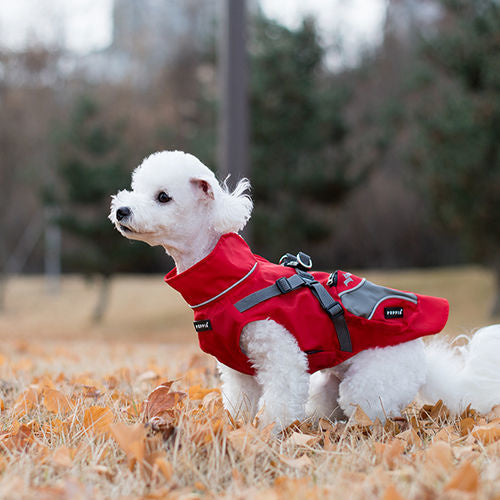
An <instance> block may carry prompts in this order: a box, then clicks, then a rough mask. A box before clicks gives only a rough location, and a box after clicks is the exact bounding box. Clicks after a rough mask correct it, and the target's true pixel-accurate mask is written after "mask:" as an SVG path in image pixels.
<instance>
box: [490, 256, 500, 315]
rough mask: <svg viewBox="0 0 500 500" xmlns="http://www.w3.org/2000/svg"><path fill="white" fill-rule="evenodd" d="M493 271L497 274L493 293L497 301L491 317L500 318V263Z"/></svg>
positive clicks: (494, 303)
mask: <svg viewBox="0 0 500 500" xmlns="http://www.w3.org/2000/svg"><path fill="white" fill-rule="evenodd" d="M493 271H494V273H495V289H494V291H493V293H494V294H495V299H494V302H493V309H492V311H491V315H492V316H500V262H499V263H498V264H497V265H495V266H494V267H493Z"/></svg>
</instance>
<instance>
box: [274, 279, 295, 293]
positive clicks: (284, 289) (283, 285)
mask: <svg viewBox="0 0 500 500" xmlns="http://www.w3.org/2000/svg"><path fill="white" fill-rule="evenodd" d="M276 286H277V287H278V290H279V291H280V292H281V293H288V292H289V291H290V290H291V289H292V287H291V285H290V283H288V279H287V278H280V279H278V280H276Z"/></svg>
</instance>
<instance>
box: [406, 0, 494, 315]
mask: <svg viewBox="0 0 500 500" xmlns="http://www.w3.org/2000/svg"><path fill="white" fill-rule="evenodd" d="M441 5H442V8H443V12H444V15H445V17H444V19H445V21H446V23H444V26H443V30H442V31H441V32H440V34H439V35H437V36H435V37H433V38H431V39H429V40H427V41H426V43H425V45H424V47H423V54H424V56H425V61H426V63H427V72H424V73H423V74H425V75H427V77H426V78H423V79H422V78H421V77H422V72H420V78H421V80H422V81H423V82H424V86H423V87H422V88H421V89H420V91H421V92H422V93H423V94H422V95H423V99H422V100H421V101H420V103H421V108H420V110H419V112H418V114H417V125H418V137H417V140H416V141H415V144H414V146H413V159H414V161H415V164H416V166H417V168H418V177H419V179H420V181H421V185H422V187H423V188H424V189H425V190H426V192H427V193H428V195H429V196H430V197H431V199H432V201H433V204H434V208H435V212H436V214H437V215H438V216H439V218H440V220H441V221H442V222H443V223H444V225H445V226H446V227H447V228H449V229H450V230H452V231H455V232H457V233H458V234H459V235H460V237H461V240H462V241H463V244H464V248H465V249H466V250H467V251H468V253H469V255H470V256H471V257H472V258H474V259H476V261H478V262H482V263H485V264H487V265H490V266H492V268H493V269H494V271H495V273H496V277H497V285H498V288H497V298H496V301H495V306H494V311H493V312H494V314H500V231H499V230H498V228H499V224H500V57H499V54H500V5H499V4H498V2H497V1H495V0H442V2H441Z"/></svg>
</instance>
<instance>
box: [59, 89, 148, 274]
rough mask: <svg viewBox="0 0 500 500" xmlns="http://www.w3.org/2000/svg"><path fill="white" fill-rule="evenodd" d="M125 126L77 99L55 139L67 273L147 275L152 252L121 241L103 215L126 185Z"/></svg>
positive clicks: (94, 105)
mask: <svg viewBox="0 0 500 500" xmlns="http://www.w3.org/2000/svg"><path fill="white" fill-rule="evenodd" d="M124 127H125V125H124V123H123V122H122V121H121V120H113V119H111V120H110V119H109V118H107V117H105V116H104V112H103V110H102V109H101V106H100V104H99V102H98V101H97V100H96V99H95V98H94V97H91V96H89V95H83V96H80V97H79V98H77V99H76V101H75V104H74V107H73V110H72V112H71V113H70V116H69V117H68V122H67V123H64V124H63V125H62V126H61V130H60V131H59V134H58V159H57V160H58V161H57V170H58V173H59V176H60V181H61V182H60V186H59V189H58V190H57V191H56V194H55V201H56V203H57V205H58V208H59V212H60V215H59V218H58V219H59V223H60V225H61V227H62V228H63V229H64V231H65V232H66V234H67V235H68V236H70V237H71V242H70V243H69V244H68V245H66V246H65V254H64V260H65V269H66V270H73V269H74V270H78V271H79V272H83V273H85V274H87V275H93V274H97V275H100V276H103V277H109V276H111V275H113V274H115V273H117V272H126V271H130V272H141V271H148V270H151V267H152V266H151V265H149V264H148V262H152V259H151V257H150V255H149V253H150V249H148V248H147V247H146V246H145V245H132V244H131V243H130V242H129V241H127V240H125V239H123V238H120V237H119V236H118V234H117V233H116V231H115V230H114V228H113V226H112V225H111V224H110V222H109V220H108V219H107V218H106V215H107V214H108V213H109V205H110V201H111V198H110V195H111V194H113V193H116V192H117V191H118V189H121V188H123V187H125V186H127V185H129V184H130V165H129V162H128V160H127V148H126V146H125V144H124V143H123V140H122V138H123V132H124Z"/></svg>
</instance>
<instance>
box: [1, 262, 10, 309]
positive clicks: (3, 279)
mask: <svg viewBox="0 0 500 500" xmlns="http://www.w3.org/2000/svg"><path fill="white" fill-rule="evenodd" d="M8 279H9V275H8V273H6V272H5V270H3V269H0V313H2V312H3V311H5V296H6V292H7V281H8Z"/></svg>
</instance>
